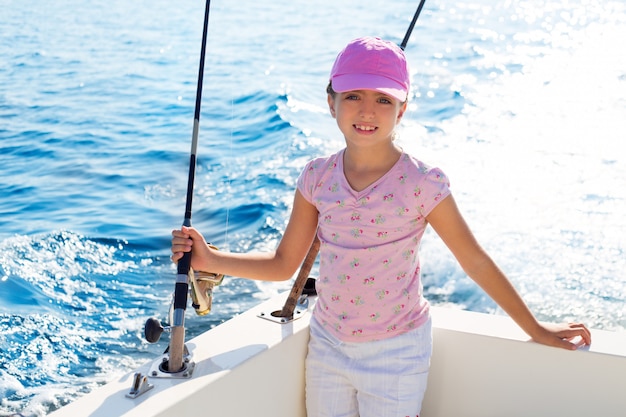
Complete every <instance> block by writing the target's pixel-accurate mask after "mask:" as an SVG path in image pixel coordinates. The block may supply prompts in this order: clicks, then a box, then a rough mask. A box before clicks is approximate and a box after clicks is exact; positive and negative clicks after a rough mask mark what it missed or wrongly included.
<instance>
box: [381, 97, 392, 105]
mask: <svg viewBox="0 0 626 417" xmlns="http://www.w3.org/2000/svg"><path fill="white" fill-rule="evenodd" d="M378 101H379V102H380V103H383V104H391V100H389V99H388V98H387V97H381V98H380V99H378Z"/></svg>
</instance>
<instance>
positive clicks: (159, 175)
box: [0, 0, 626, 416]
mask: <svg viewBox="0 0 626 417" xmlns="http://www.w3.org/2000/svg"><path fill="white" fill-rule="evenodd" d="M1 3H2V6H1V7H0V9H1V10H2V11H1V12H0V13H1V16H2V18H1V19H0V33H1V38H0V155H1V160H0V162H1V163H0V196H1V197H0V398H1V399H0V415H2V414H8V413H11V412H17V411H22V412H25V413H29V414H33V415H37V416H41V415H45V414H47V413H49V412H50V411H51V410H54V409H56V408H58V407H60V406H62V405H63V404H66V403H68V402H70V401H72V400H73V399H75V398H77V397H79V396H81V395H83V394H84V393H86V392H89V391H90V390H92V389H94V388H95V387H97V386H98V385H101V384H103V383H105V382H107V381H109V380H111V379H113V378H114V377H115V376H116V375H119V374H121V373H126V372H128V371H130V370H132V368H134V367H135V366H137V365H139V364H141V363H143V362H145V361H148V360H150V359H153V358H154V357H155V356H156V355H158V354H160V353H161V352H162V351H163V349H164V348H165V347H166V343H167V340H163V341H161V342H159V343H158V344H156V345H149V344H147V343H146V342H145V341H144V340H143V335H142V328H143V323H144V321H145V320H146V318H148V317H151V316H156V317H159V318H161V319H165V317H166V315H167V310H168V307H169V300H170V297H171V291H172V290H173V284H174V274H175V271H174V268H173V266H172V265H171V263H170V261H169V249H168V247H169V233H170V231H171V229H173V228H177V227H179V225H180V224H181V222H182V217H183V214H184V203H185V191H186V179H187V170H188V161H189V149H190V142H191V127H192V119H193V110H194V104H195V87H196V80H197V71H198V56H199V50H200V37H201V28H202V15H203V11H204V2H202V1H198V0H196V1H190V0H181V1H178V2H175V3H174V2H171V1H164V0H152V1H146V0H135V1H132V2H131V1H122V0H106V1H104V0H94V1H90V2H81V1H78V0H60V1H55V2H44V1H41V0H36V1H34V2H24V1H21V0H3V1H2V2H1ZM212 3H213V4H212V9H211V17H210V23H209V46H208V57H207V66H206V71H205V88H204V96H203V107H202V116H201V121H200V125H201V128H200V145H199V149H198V168H197V177H196V187H195V197H194V216H193V222H194V225H195V226H197V227H199V228H200V229H201V230H203V231H204V232H205V234H206V236H207V238H209V239H210V240H211V241H212V242H214V243H216V244H217V245H218V246H220V247H221V248H223V249H225V250H232V251H244V250H263V249H267V248H272V247H274V246H275V245H276V243H277V242H278V240H279V239H280V236H281V233H282V231H283V229H284V226H285V221H286V219H287V217H288V214H289V208H290V205H291V199H292V197H293V190H294V187H295V181H296V178H297V175H298V173H299V171H300V169H301V168H302V167H303V165H304V164H305V162H306V161H307V160H308V159H310V158H312V157H315V156H318V155H323V154H327V153H329V152H334V151H336V150H337V149H339V148H340V147H341V146H342V138H341V137H340V136H339V135H338V130H337V128H336V126H335V125H334V122H333V120H332V119H331V118H330V116H329V115H328V112H327V109H326V105H325V99H326V97H325V94H324V88H325V85H326V82H327V76H328V71H329V69H330V66H331V64H332V61H333V59H334V56H335V55H336V53H337V51H338V50H339V49H340V48H341V47H342V46H343V45H344V44H345V43H346V42H347V41H348V40H350V39H352V38H354V37H357V36H361V35H371V34H374V35H379V36H382V37H384V38H388V39H391V40H395V41H397V42H398V43H399V42H400V41H401V39H402V37H403V36H404V33H405V31H406V28H407V27H408V23H409V21H410V19H411V17H412V15H413V12H414V10H415V8H416V6H417V3H418V2H417V1H405V0H402V1H396V2H393V4H389V3H385V4H383V3H382V2H373V1H372V2H364V1H362V0H361V1H357V0H344V1H340V2H338V1H330V0H320V1H317V2H308V1H304V0H292V1H289V2H255V1H250V0H242V1H237V2H233V1H213V2H212ZM266 3H268V4H266ZM625 23H626V6H625V5H624V4H623V2H619V1H605V2H602V3H600V2H588V1H584V0H572V1H568V2H562V1H558V0H544V1H538V0H537V1H534V0H533V1H528V2H508V1H495V2H494V1H491V0H461V1H458V2H454V3H450V2H445V1H443V0H429V1H427V3H426V6H425V8H424V11H423V13H422V16H421V17H420V20H419V22H418V25H417V27H416V29H415V31H414V33H413V36H412V38H411V40H410V42H409V45H408V47H407V49H406V52H407V55H408V57H409V60H410V63H411V67H412V73H413V84H414V88H413V90H412V94H411V100H412V104H411V107H410V111H409V113H408V114H407V116H405V120H404V122H403V125H402V134H401V139H400V144H401V145H402V146H403V147H404V148H405V149H406V150H409V151H411V152H412V153H414V154H415V155H417V156H418V157H419V158H420V159H423V160H424V161H426V162H428V163H430V164H433V165H439V166H440V167H442V168H443V169H444V170H445V171H446V173H447V174H448V175H449V176H450V177H451V180H452V187H453V192H454V193H455V195H456V198H457V200H458V201H459V204H460V205H461V207H462V210H463V211H464V213H465V215H466V217H467V219H468V222H469V223H470V225H471V227H472V228H473V229H474V231H475V233H476V235H477V236H478V238H479V240H480V241H481V242H482V243H483V245H484V246H485V247H486V248H487V250H488V251H489V252H490V253H491V255H492V256H493V257H494V258H495V259H496V261H497V262H498V263H499V264H500V265H501V267H502V268H503V269H504V270H505V271H506V272H507V273H508V274H509V276H510V278H511V280H512V281H513V282H514V283H515V285H516V287H517V288H518V289H519V291H520V292H521V293H522V295H523V296H524V298H525V299H526V300H527V302H528V304H529V305H530V307H531V309H532V310H533V311H534V312H535V313H536V314H537V316H538V317H540V318H541V319H545V320H583V321H585V322H586V323H588V324H589V325H591V326H593V327H595V328H601V329H606V330H612V331H626V317H625V315H624V304H623V300H624V299H626V273H625V272H624V271H626V256H625V254H624V252H625V250H626V239H625V238H624V236H626V222H625V221H624V213H626V168H625V167H626V152H624V145H623V141H624V134H623V132H624V131H626V117H624V115H625V114H626V113H625V110H626V100H625V99H624V97H626V52H625V50H624V48H623V45H622V42H623V39H626V24H625ZM422 256H423V259H424V260H423V262H424V283H425V292H426V294H427V296H428V298H429V299H430V300H431V301H432V302H433V303H434V304H437V305H447V306H450V307H452V308H466V309H470V310H475V311H483V312H489V313H494V314H501V312H500V311H499V310H498V308H497V306H495V305H494V304H493V303H492V302H491V301H490V300H489V299H487V298H486V297H485V296H484V295H483V293H482V292H481V291H479V290H478V289H477V288H476V287H475V286H474V285H473V284H472V282H471V281H470V280H469V279H468V278H467V277H466V276H465V274H464V273H463V272H462V271H461V270H460V268H459V267H458V266H457V265H456V263H455V262H454V260H453V259H452V258H451V257H450V255H449V254H448V253H447V251H446V250H445V248H444V247H443V245H442V244H441V243H440V242H439V241H438V240H437V239H436V237H435V236H434V235H433V234H432V233H429V234H427V236H426V237H425V240H424V242H423V246H422ZM289 286H290V283H289V282H286V283H255V282H251V281H247V280H241V279H235V278H227V279H226V281H225V283H224V284H223V285H222V286H221V287H219V288H218V291H217V293H216V297H215V301H214V309H213V312H212V313H211V314H210V315H208V316H204V317H197V316H195V314H194V313H193V310H192V309H189V310H188V313H187V326H188V336H189V337H193V336H194V335H197V334H199V333H201V332H203V331H205V330H207V329H209V328H211V327H213V326H215V325H217V324H219V323H221V322H223V321H224V320H227V319H228V318H230V317H232V316H234V315H236V314H238V313H240V312H242V311H244V310H245V309H247V308H249V307H251V306H252V305H254V304H257V303H258V302H260V301H261V300H264V299H266V298H268V297H270V296H271V295H273V294H275V293H277V292H279V291H284V290H287V289H288V288H289ZM164 339H166V338H164Z"/></svg>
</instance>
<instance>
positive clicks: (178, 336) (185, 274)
mask: <svg viewBox="0 0 626 417" xmlns="http://www.w3.org/2000/svg"><path fill="white" fill-rule="evenodd" d="M210 9H211V0H206V6H205V10H204V25H203V28H202V47H201V49H200V64H199V68H198V86H197V89H196V108H195V112H194V117H193V131H192V135H191V154H190V156H189V177H188V180H187V201H186V204H185V218H184V220H183V226H187V227H191V206H192V202H193V188H194V181H195V176H196V154H197V150H198V133H199V129H200V107H201V105H202V83H203V80H204V61H205V57H206V43H207V32H208V28H209V10H210ZM190 273H192V271H191V252H185V253H184V254H183V257H182V258H181V259H180V260H179V261H178V265H177V274H176V287H175V290H174V314H173V323H171V325H172V329H171V337H170V344H169V362H168V371H169V372H178V371H180V370H182V368H183V352H184V345H185V310H186V308H187V294H188V292H189V275H190Z"/></svg>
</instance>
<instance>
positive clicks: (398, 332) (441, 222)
mask: <svg viewBox="0 0 626 417" xmlns="http://www.w3.org/2000/svg"><path fill="white" fill-rule="evenodd" d="M408 91H409V70H408V66H407V62H406V59H405V56H404V53H403V52H402V50H401V49H400V48H399V47H397V46H396V45H395V44H393V43H391V42H387V41H384V40H381V39H379V38H373V37H365V38H359V39H355V40H353V41H352V42H350V43H349V44H348V45H347V46H346V48H345V49H344V50H343V51H342V52H341V53H340V54H339V55H338V56H337V59H336V61H335V64H334V65H333V68H332V71H331V74H330V83H329V85H328V88H327V92H328V106H329V109H330V114H331V115H332V116H333V118H335V119H336V121H337V125H338V127H339V130H341V133H342V134H343V136H344V138H345V141H346V147H345V148H344V149H342V150H341V151H339V152H338V153H336V154H334V155H331V156H329V157H325V158H318V159H315V160H313V161H311V162H309V163H308V164H307V165H306V167H305V168H304V170H303V172H302V174H301V175H300V178H299V179H298V184H297V190H296V192H295V199H294V203H293V210H292V213H291V217H290V219H289V223H288V225H287V227H286V229H285V234H284V235H283V238H282V240H281V242H280V244H279V245H278V248H277V249H276V250H275V251H274V252H271V253H245V254H243V253H226V252H218V251H215V250H213V249H212V248H210V247H209V246H208V245H207V244H206V243H205V239H204V238H203V237H202V235H201V234H200V233H199V232H198V231H197V230H195V229H193V228H186V227H183V228H182V230H175V231H173V232H172V236H173V238H172V253H173V255H172V260H173V261H174V262H177V261H178V260H179V259H180V258H181V257H182V255H183V252H188V251H192V261H191V263H192V267H193V269H195V270H198V271H213V272H220V273H223V274H227V275H232V276H238V277H246V278H251V279H259V280H286V279H289V278H291V277H292V276H293V274H294V273H295V271H296V270H297V268H298V267H299V265H300V264H301V262H302V260H303V259H304V257H305V255H306V253H307V250H308V249H309V246H310V245H311V242H312V241H313V238H314V235H315V233H317V235H318V236H319V238H320V241H321V247H320V277H319V279H318V280H317V292H318V301H317V303H316V305H315V309H314V312H313V317H312V319H311V330H310V332H311V338H310V342H309V352H308V355H307V359H306V402H307V412H308V415H309V416H310V417H339V416H342V417H358V416H360V417H367V416H371V417H397V416H417V415H418V414H419V412H420V408H421V404H422V399H423V395H424V391H425V389H426V380H427V375H428V368H429V364H430V355H431V345H432V340H431V322H430V316H429V305H428V302H427V301H426V300H425V299H424V297H423V295H422V284H421V281H420V263H419V257H418V247H419V244H420V239H421V237H422V235H423V233H424V231H425V229H426V226H427V225H428V224H430V225H431V226H432V227H433V229H434V230H435V231H436V232H437V234H438V235H439V236H440V237H441V239H442V240H443V241H444V242H445V244H446V245H447V247H448V248H449V249H450V250H451V251H452V253H453V255H454V256H455V257H456V259H457V260H458V262H459V263H460V265H461V266H462V268H463V269H464V271H465V272H466V273H467V274H468V275H469V276H470V277H471V278H472V279H473V280H474V281H476V283H478V285H480V286H481V287H482V288H483V289H484V290H485V291H486V292H487V294H489V295H490V296H491V297H492V298H493V299H494V300H495V302H496V303H498V305H499V306H500V307H502V309H503V310H504V311H506V312H507V313H508V314H509V315H510V316H511V317H512V318H513V320H515V322H516V323H517V324H518V325H519V326H520V327H521V328H522V329H523V330H524V331H525V332H526V333H527V334H528V335H529V336H530V337H532V339H533V340H535V341H536V342H538V343H542V344H546V345H550V346H556V347H561V348H565V349H571V350H574V349H576V348H577V345H576V344H574V343H572V342H571V341H572V340H573V339H574V338H579V339H580V342H579V344H589V343H591V335H590V332H589V330H588V329H587V328H586V327H585V326H584V325H583V324H579V323H570V324H558V325H556V324H544V323H539V322H538V321H537V320H536V319H535V317H534V316H533V315H532V313H531V312H530V311H529V309H528V308H527V306H526V305H525V303H524V301H523V300H522V299H521V297H520V296H519V295H518V293H517V292H516V290H515V289H514V288H513V286H512V285H511V283H510V282H509V280H508V279H507V278H506V276H505V275H504V274H503V273H502V272H501V271H500V269H499V268H498V267H497V266H496V264H495V263H494V262H493V261H492V260H491V258H490V257H489V255H488V254H487V253H485V251H484V250H483V249H482V248H481V246H480V245H479V244H478V242H477V241H476V239H475V238H474V236H473V235H472V232H471V231H470V229H469V227H468V226H467V224H466V223H465V221H464V219H463V217H462V216H461V213H460V212H459V209H458V208H457V205H456V203H455V201H454V198H453V197H452V194H451V192H450V188H449V183H448V178H447V177H446V175H445V174H444V173H443V172H442V171H441V170H439V169H437V168H431V167H429V166H428V165H426V164H424V163H423V162H421V161H419V160H417V159H415V158H414V157H412V156H410V155H408V154H406V153H404V152H403V151H402V149H400V148H399V147H398V146H396V145H395V143H394V136H395V128H396V126H397V125H398V124H399V123H400V121H401V120H402V116H403V115H404V112H405V111H406V108H407V95H408Z"/></svg>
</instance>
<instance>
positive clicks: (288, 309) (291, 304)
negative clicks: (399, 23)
mask: <svg viewBox="0 0 626 417" xmlns="http://www.w3.org/2000/svg"><path fill="white" fill-rule="evenodd" d="M425 2H426V0H420V3H419V5H418V6H417V10H415V14H414V15H413V19H412V20H411V24H410V25H409V28H408V29H407V31H406V34H405V35H404V39H402V43H401V44H400V49H402V50H403V51H404V48H405V47H406V45H407V43H408V42H409V38H410V37H411V33H412V32H413V28H414V27H415V22H417V19H418V18H419V16H420V13H421V12H422V8H423V7H424V3H425ZM319 250H320V241H319V239H318V238H317V235H316V236H315V239H314V240H313V243H312V244H311V247H310V248H309V252H308V253H307V255H306V257H305V258H304V262H303V263H302V266H301V267H300V272H299V273H298V276H297V278H296V281H295V282H294V284H293V287H292V288H291V292H290V293H289V296H288V297H287V301H285V304H284V306H283V308H282V309H281V310H277V311H274V312H273V313H272V316H273V317H281V318H283V319H284V320H282V321H281V323H285V322H286V321H289V320H293V318H294V311H295V309H296V306H297V305H298V303H299V302H300V301H299V300H300V296H301V295H302V291H303V289H304V288H305V286H306V285H307V281H308V275H309V272H310V271H311V268H312V267H313V263H314V262H315V258H316V257H317V254H318V252H319ZM310 291H312V292H313V293H314V291H315V290H314V289H310Z"/></svg>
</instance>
